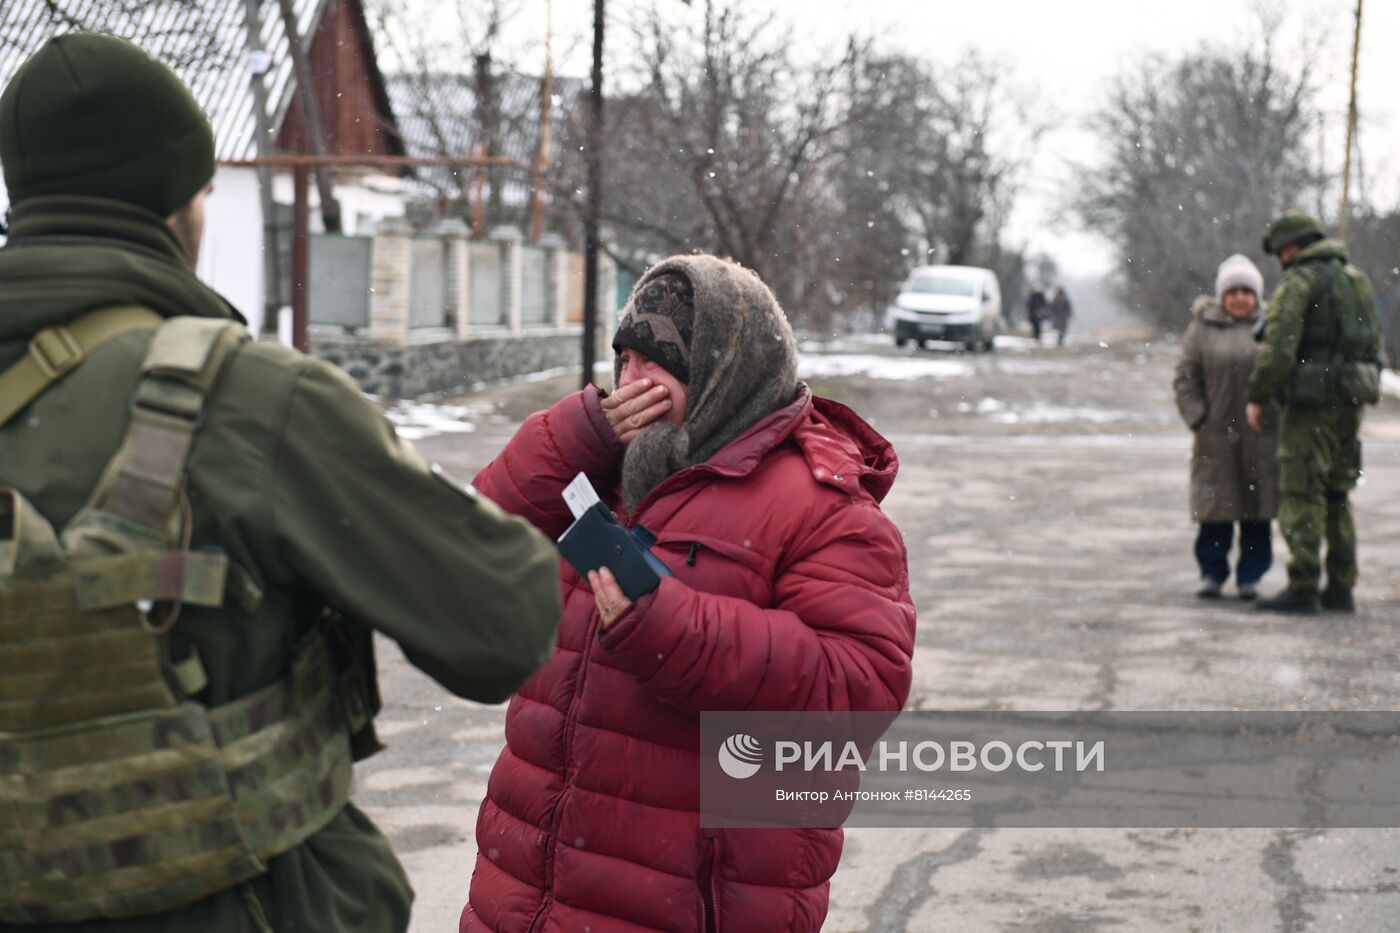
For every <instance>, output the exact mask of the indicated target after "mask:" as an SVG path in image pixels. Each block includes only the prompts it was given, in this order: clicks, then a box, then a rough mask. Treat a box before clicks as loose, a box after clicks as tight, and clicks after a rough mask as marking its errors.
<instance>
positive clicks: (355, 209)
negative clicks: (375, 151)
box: [272, 172, 404, 236]
mask: <svg viewBox="0 0 1400 933" xmlns="http://www.w3.org/2000/svg"><path fill="white" fill-rule="evenodd" d="M272 191H273V196H274V197H276V199H277V201H278V203H281V204H291V203H292V201H293V196H294V195H295V193H296V189H295V186H294V185H293V183H292V176H291V175H290V174H288V173H286V172H280V173H278V175H277V177H276V178H275V179H274V180H273V184H272ZM307 192H308V202H309V203H310V205H311V230H312V232H319V231H321V230H322V229H324V228H323V226H322V224H321V210H320V208H321V198H320V196H319V195H318V194H317V192H316V183H315V181H314V180H311V181H310V183H309V184H308V185H307ZM335 197H336V200H337V201H339V202H340V217H341V225H342V227H343V229H344V232H345V234H346V235H347V236H368V235H370V234H373V233H374V228H375V223H376V221H379V220H383V219H384V218H386V217H402V216H403V211H404V195H403V183H402V182H401V181H400V180H399V179H397V178H394V177H391V176H387V175H368V176H365V177H363V178H360V179H357V181H356V183H355V184H337V185H335Z"/></svg>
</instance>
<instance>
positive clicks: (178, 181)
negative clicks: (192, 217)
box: [0, 33, 214, 217]
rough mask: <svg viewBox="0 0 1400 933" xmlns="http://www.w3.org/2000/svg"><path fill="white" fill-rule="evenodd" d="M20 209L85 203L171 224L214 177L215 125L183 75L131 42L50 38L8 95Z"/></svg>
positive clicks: (3, 151) (9, 166)
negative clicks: (65, 199)
mask: <svg viewBox="0 0 1400 933" xmlns="http://www.w3.org/2000/svg"><path fill="white" fill-rule="evenodd" d="M0 162H3V163H4V169H5V187H6V188H8V189H9V195H10V201H11V202H12V203H16V204H18V203H19V202H21V201H23V200H25V199H27V198H34V197H42V196H45V195H84V196H87V197H99V198H112V199H114V200H117V201H125V202H126V203H128V204H135V205H137V206H138V207H143V208H145V209H147V210H149V211H152V212H153V213H155V214H157V215H159V216H161V217H168V216H169V215H171V214H173V213H174V212H175V211H176V210H177V209H178V208H180V207H182V206H184V205H185V204H186V203H187V202H188V201H189V200H190V199H191V198H193V197H194V196H195V195H196V194H197V193H198V192H199V190H200V189H201V188H203V187H204V186H205V184H207V183H208V181H209V179H210V178H212V177H214V134H213V131H212V130H211V129H210V128H209V120H208V118H207V117H205V115H204V111H202V110H201V109H200V108H199V104H197V103H196V102H195V99H194V97H192V96H191V95H190V92H189V90H188V89H187V88H186V87H185V85H184V84H183V83H182V82H181V81H180V79H179V78H178V77H176V76H175V73H174V72H173V71H171V70H170V69H169V68H167V67H166V66H164V65H162V64H161V63H159V62H157V61H156V60H155V59H153V58H151V57H150V56H149V55H147V54H146V53H145V52H143V51H142V50H141V49H139V48H137V47H136V46H135V45H132V44H131V43H130V42H127V41H125V40H123V39H117V38H114V37H112V36H101V35H96V34H93V33H69V34H67V35H62V36H58V37H56V38H53V39H50V40H49V41H48V42H47V43H45V44H44V47H43V48H41V49H40V50H39V51H37V52H35V53H34V54H33V55H32V56H31V57H30V58H29V60H28V61H26V62H25V63H24V64H23V65H21V66H20V69H19V71H17V72H16V73H15V76H14V78H13V79H12V80H11V81H10V83H9V85H8V86H7V87H6V88H5V91H4V94H3V95H0Z"/></svg>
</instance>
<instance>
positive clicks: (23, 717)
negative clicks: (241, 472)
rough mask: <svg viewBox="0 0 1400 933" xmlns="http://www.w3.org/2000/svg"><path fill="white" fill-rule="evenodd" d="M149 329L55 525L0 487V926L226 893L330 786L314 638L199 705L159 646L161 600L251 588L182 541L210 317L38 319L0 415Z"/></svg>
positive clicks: (278, 847) (3, 387) (340, 753)
mask: <svg viewBox="0 0 1400 933" xmlns="http://www.w3.org/2000/svg"><path fill="white" fill-rule="evenodd" d="M142 329H144V330H154V335H153V337H152V340H151V344H150V350H149V352H148V354H147V356H146V358H145V361H144V363H143V364H142V367H141V377H140V382H139V384H138V388H137V390H136V393H135V397H134V398H133V400H132V405H131V415H130V423H129V426H128V428H127V432H126V435H125V437H124V439H123V441H122V443H121V445H120V447H119V448H118V450H117V452H116V454H115V455H114V456H113V458H112V460H111V461H110V463H109V464H108V465H107V467H106V469H105V470H104V471H103V473H102V477H101V479H100V481H99V482H98V484H97V487H96V489H95V490H94V492H93V493H92V495H91V497H90V498H89V500H88V502H87V504H86V506H84V508H83V509H81V510H80V511H79V512H78V513H77V514H76V515H75V516H74V518H73V519H72V521H70V522H69V523H68V525H67V526H66V527H64V528H63V529H62V530H61V532H57V531H55V529H54V528H53V527H52V526H51V525H50V524H49V522H48V521H47V520H45V519H44V517H43V516H42V515H40V514H39V513H38V511H37V510H36V509H35V508H34V507H33V506H32V505H31V504H30V503H29V502H28V501H27V500H26V499H25V497H24V496H23V495H21V494H20V492H19V491H17V490H15V489H12V488H6V487H0V922H8V923H19V924H40V923H42V924H49V923H67V922H75V921H82V920H87V919H91V918H97V917H130V916H142V915H148V914H154V913H162V912H165V911H169V910H173V909H176V908H179V907H182V906H184V905H186V904H189V903H191V902H193V901H196V900H199V899H201V898H204V897H207V896H209V895H211V894H214V893H216V892H218V891H221V890H224V889H226V888H230V887H233V886H235V885H238V884H240V883H242V882H244V881H246V880H248V879H251V878H253V877H255V876H257V875H259V874H261V873H262V872H263V871H265V870H266V861H267V859H268V858H270V857H272V856H274V855H277V854H279V853H282V852H285V851H287V850H288V849H291V848H292V847H293V846H295V845H297V844H298V843H300V842H302V841H303V840H305V839H306V838H307V837H308V836H310V835H311V834H312V833H314V832H316V831H317V830H318V829H320V828H321V827H323V826H324V825H325V824H326V823H327V822H328V821H329V820H330V819H331V818H332V817H333V816H334V815H335V814H336V813H337V812H339V811H340V809H341V808H342V806H343V805H344V803H345V800H346V799H347V795H348V792H349V785H350V775H351V752H350V738H349V736H350V729H351V724H350V723H348V719H349V718H350V717H348V716H347V713H346V708H345V705H344V703H343V700H342V697H343V687H342V684H343V678H342V677H341V676H339V675H338V674H337V670H336V665H335V664H334V663H333V661H332V659H331V656H330V654H331V652H330V650H329V647H328V645H327V644H326V639H325V636H324V635H321V636H317V637H314V638H312V639H311V640H310V641H309V642H308V643H307V644H306V645H305V646H303V650H302V651H301V652H300V653H299V654H298V656H297V658H296V660H295V662H294V664H293V665H292V669H291V671H290V673H289V674H288V675H287V676H286V678H285V679H284V680H282V681H281V682H279V683H275V684H273V685H271V686H269V687H266V688H264V689H263V690H260V691H258V692H256V693H253V694H251V695H249V696H245V697H241V698H239V699H237V700H235V701H233V702H230V703H228V704H225V705H222V706H218V707H212V708H211V707H207V706H205V705H203V704H201V703H199V702H197V701H196V700H195V699H194V697H195V696H196V695H197V694H198V693H199V692H200V690H202V689H203V687H204V686H205V683H206V681H207V678H206V676H205V673H204V669H203V665H202V663H201V662H200V659H199V656H198V654H197V653H194V654H191V655H189V656H188V657H186V658H184V659H182V660H180V661H178V662H176V661H174V660H173V659H172V657H171V652H170V644H169V639H168V637H167V634H168V632H169V631H170V629H171V627H172V626H173V625H175V623H176V621H177V620H178V617H179V615H180V611H181V607H182V606H187V605H192V606H205V607H217V606H221V605H224V604H225V603H226V602H229V601H233V602H234V604H236V605H238V606H239V607H240V608H241V609H243V610H244V611H245V612H246V614H247V615H249V616H251V615H252V614H253V613H255V612H256V609H257V605H258V602H259V600H260V598H261V594H260V592H259V591H258V589H257V587H256V585H255V584H254V583H253V582H252V580H251V577H249V575H248V574H246V573H245V572H244V571H242V570H241V568H239V567H238V566H237V565H236V564H234V563H233V562H232V561H230V560H229V558H228V556H227V555H226V554H224V553H223V552H221V551H217V550H192V549H191V546H190V544H191V542H190V534H191V527H192V524H193V521H192V515H191V511H190V503H189V498H188V496H187V495H186V492H185V468H186V463H187V460H188V455H189V450H190V445H191V442H192V440H193V439H194V436H195V434H196V432H197V431H198V429H199V427H200V426H201V425H202V423H203V419H204V405H205V400H206V397H207V396H208V394H209V392H210V390H211V388H212V387H213V385H214V383H215V380H216V379H217V378H218V375H219V371H220V368H221V366H222V364H223V363H224V361H225V360H226V359H228V358H229V356H230V355H231V354H232V353H234V352H236V350H237V349H238V347H239V346H240V345H241V344H242V343H243V342H244V341H246V340H247V339H248V335H247V332H246V330H244V329H243V328H242V327H241V326H239V325H237V324H234V323H233V322H230V321H221V320H210V319H203V318H195V317H177V318H174V319H171V320H169V321H162V319H161V318H160V317H159V316H158V315H156V314H155V313H154V312H152V311H150V310H148V309H143V308H109V309H103V310H99V311H96V312H92V313H90V314H88V315H87V316H85V317H83V318H80V319H79V320H78V321H75V322H73V323H72V324H69V325H66V326H59V327H51V328H48V329H46V330H45V331H43V332H41V333H40V334H39V335H38V336H36V337H35V338H34V340H33V341H31V343H30V348H29V354H28V356H26V357H25V358H24V359H22V360H21V361H20V363H17V364H16V365H15V366H13V367H11V368H10V369H9V370H7V371H5V372H4V373H2V374H0V425H3V424H4V423H5V421H7V420H8V419H9V418H11V417H13V416H14V415H15V414H16V413H17V412H19V411H20V410H22V409H23V408H24V406H25V405H27V404H28V402H29V401H31V400H32V399H33V398H34V397H36V396H37V395H38V394H40V393H41V392H43V391H44V390H45V389H46V388H47V387H48V386H50V385H52V384H53V383H55V382H57V381H58V380H60V379H61V378H62V377H63V376H64V375H65V374H66V373H67V372H69V371H71V370H72V369H73V368H75V367H76V366H78V365H79V364H80V363H81V362H82V361H83V359H84V358H85V356H86V355H87V353H88V352H90V351H92V350H93V349H94V348H95V347H96V346H98V345H99V344H101V343H103V342H105V341H106V340H108V339H110V338H112V337H114V336H116V335H118V334H121V333H126V332H129V331H132V330H142Z"/></svg>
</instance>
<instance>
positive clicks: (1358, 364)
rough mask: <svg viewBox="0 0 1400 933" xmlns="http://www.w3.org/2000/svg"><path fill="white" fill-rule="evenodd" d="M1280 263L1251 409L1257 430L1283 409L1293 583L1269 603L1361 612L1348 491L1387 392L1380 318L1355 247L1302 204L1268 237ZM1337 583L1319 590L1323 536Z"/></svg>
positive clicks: (1283, 511)
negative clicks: (1271, 406) (1366, 421)
mask: <svg viewBox="0 0 1400 933" xmlns="http://www.w3.org/2000/svg"><path fill="white" fill-rule="evenodd" d="M1263 245H1264V251H1265V252H1266V253H1269V254H1271V255H1274V256H1277V257H1278V259H1279V262H1280V263H1282V265H1283V269H1284V273H1283V279H1282V280H1281V281H1280V282H1279V284H1278V287H1277V288H1276V289H1275V290H1274V294H1273V297H1272V298H1271V299H1270V300H1269V309H1268V315H1267V317H1266V318H1265V320H1264V322H1263V325H1262V326H1263V332H1262V334H1261V335H1260V336H1261V342H1262V345H1261V347H1260V350H1259V356H1258V359H1257V361H1256V363H1255V367H1254V372H1253V373H1252V374H1251V376H1250V380H1249V399H1250V404H1249V405H1248V407H1247V408H1246V417H1247V418H1248V420H1249V423H1250V426H1251V427H1252V428H1254V429H1255V430H1256V431H1257V430H1258V429H1259V427H1260V424H1261V421H1262V416H1263V409H1264V405H1265V403H1267V402H1269V401H1270V400H1277V401H1279V402H1280V403H1281V404H1282V407H1283V422H1282V426H1281V432H1280V438H1279V492H1280V496H1281V502H1280V506H1279V514H1278V520H1279V527H1280V528H1281V529H1282V531H1283V537H1284V540H1285V541H1287V543H1288V550H1289V553H1290V559H1289V562H1288V586H1287V588H1285V589H1284V590H1283V591H1281V592H1280V593H1278V594H1277V595H1276V596H1274V597H1272V598H1270V599H1262V600H1260V601H1259V602H1258V603H1257V606H1258V608H1259V609H1261V610H1266V611H1273V612H1290V613H1304V614H1314V613H1317V612H1318V611H1319V610H1320V609H1328V610H1332V611H1337V612H1354V611H1355V609H1356V602H1355V598H1354V597H1353V595H1352V590H1353V588H1354V587H1355V586H1356V574H1357V570H1356V525H1355V524H1354V522H1353V519H1352V511H1351V503H1350V501H1349V497H1348V493H1350V491H1351V490H1352V489H1353V488H1355V486H1356V481H1357V478H1358V477H1359V476H1360V474H1361V440H1360V437H1359V433H1360V429H1361V414H1362V406H1363V405H1365V404H1375V402H1376V401H1378V400H1379V397H1380V364H1379V362H1378V357H1379V356H1380V319H1379V315H1378V313H1377V309H1376V299H1375V292H1374V291H1373V290H1372V287H1371V283H1370V280H1368V279H1367V278H1366V275H1365V273H1363V272H1362V271H1361V270H1360V269H1358V268H1356V266H1354V265H1352V264H1351V263H1350V262H1348V260H1347V248H1346V244H1345V243H1343V242H1342V241H1340V240H1335V239H1328V238H1327V237H1326V236H1325V235H1324V234H1323V231H1322V228H1321V226H1320V225H1319V224H1318V222H1317V221H1316V220H1314V219H1313V218H1312V217H1309V216H1308V215H1307V214H1304V213H1303V212H1301V211H1288V212H1286V213H1285V214H1283V215H1282V216H1280V217H1279V218H1278V219H1277V220H1275V221H1274V222H1273V223H1272V224H1271V225H1270V226H1269V229H1268V231H1267V232H1266V233H1265V234H1264V244H1263ZM1324 538H1325V539H1326V543H1327V560H1326V571H1327V585H1326V588H1325V589H1322V590H1321V592H1319V587H1318V584H1319V579H1320V577H1321V575H1322V570H1323V563H1322V543H1323V540H1324Z"/></svg>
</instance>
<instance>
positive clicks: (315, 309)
mask: <svg viewBox="0 0 1400 933" xmlns="http://www.w3.org/2000/svg"><path fill="white" fill-rule="evenodd" d="M373 255H374V240H373V239H372V238H370V237H363V236H340V235H338V234H328V233H321V234H312V236H311V243H310V255H309V257H308V261H309V264H310V269H309V277H310V279H311V283H310V284H311V290H310V294H309V295H308V296H307V297H308V301H307V320H308V321H309V322H310V323H312V324H319V325H327V326H334V327H343V328H345V329H347V330H354V329H357V328H361V327H368V326H369V296H370V266H371V263H372V260H373ZM287 278H288V279H290V276H288V277H287Z"/></svg>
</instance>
